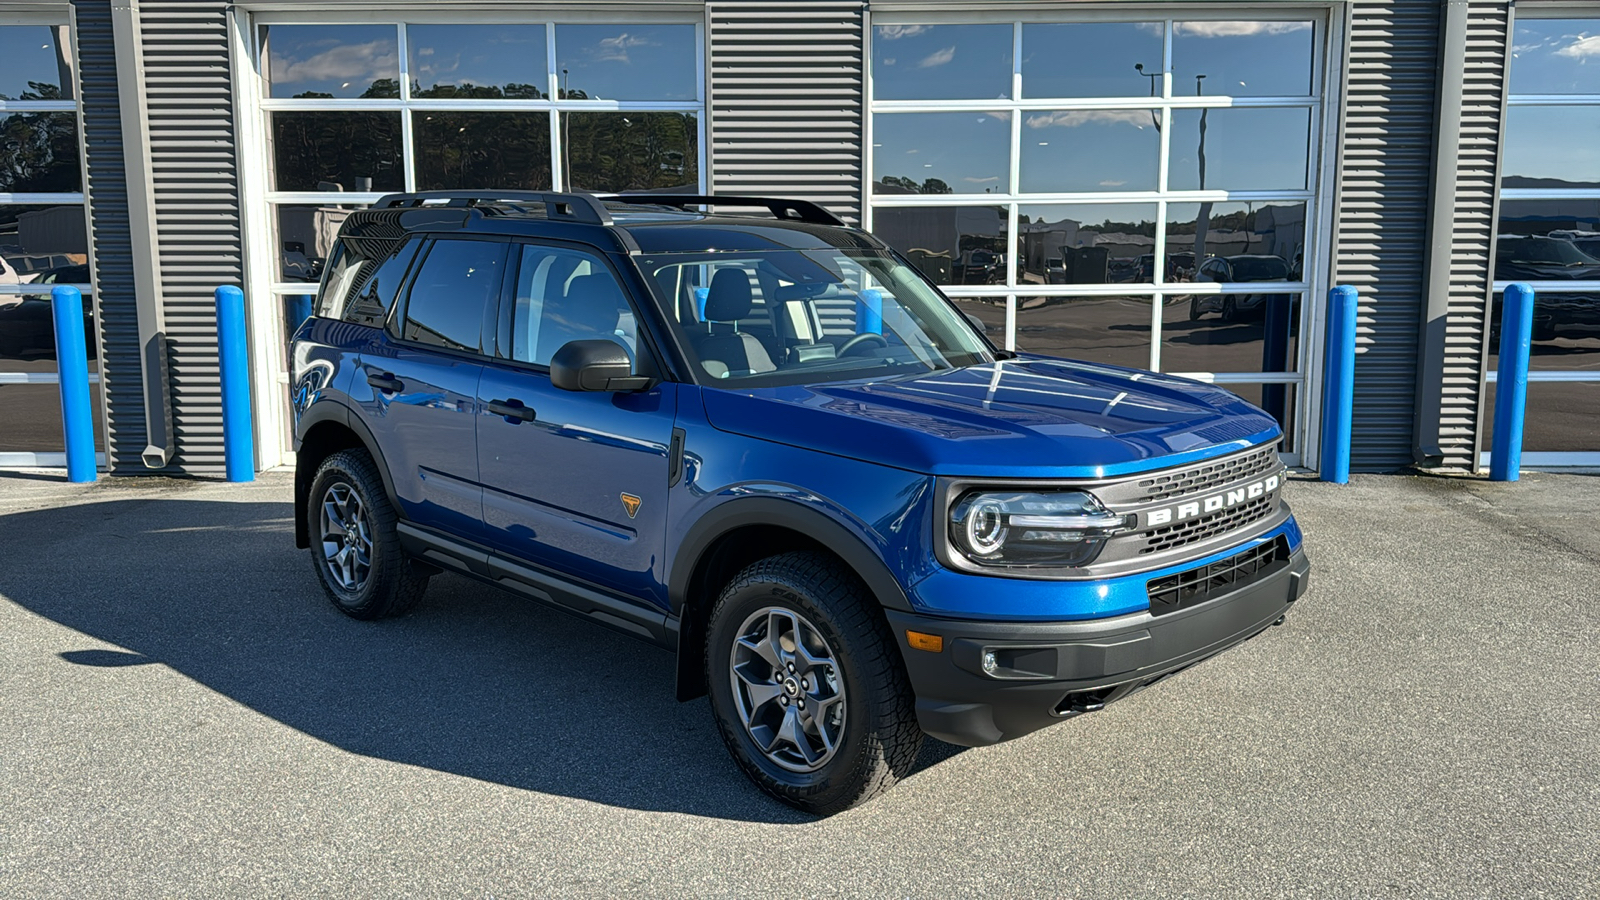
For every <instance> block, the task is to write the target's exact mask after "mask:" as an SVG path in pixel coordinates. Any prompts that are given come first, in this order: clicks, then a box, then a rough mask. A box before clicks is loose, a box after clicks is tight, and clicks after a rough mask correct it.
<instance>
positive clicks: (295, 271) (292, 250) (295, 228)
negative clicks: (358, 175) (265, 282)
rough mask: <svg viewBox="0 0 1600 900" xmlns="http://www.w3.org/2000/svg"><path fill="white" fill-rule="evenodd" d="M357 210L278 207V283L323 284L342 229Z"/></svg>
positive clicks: (321, 207)
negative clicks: (325, 271)
mask: <svg viewBox="0 0 1600 900" xmlns="http://www.w3.org/2000/svg"><path fill="white" fill-rule="evenodd" d="M355 208H356V207H354V206H348V207H345V206H333V205H328V204H323V205H312V204H305V205H296V206H280V207H278V280H279V281H305V282H310V283H312V284H315V283H316V282H318V281H320V280H321V279H322V270H323V268H324V266H326V264H327V260H328V256H329V255H330V254H332V253H333V247H334V242H335V241H336V240H338V237H339V226H341V225H343V224H344V220H345V219H346V218H347V217H348V216H349V215H350V213H351V212H352V211H353V210H354V209H355Z"/></svg>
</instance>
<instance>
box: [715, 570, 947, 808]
mask: <svg viewBox="0 0 1600 900" xmlns="http://www.w3.org/2000/svg"><path fill="white" fill-rule="evenodd" d="M769 609H772V610H779V611H787V612H789V613H793V614H796V615H798V616H799V617H800V618H799V619H797V620H795V621H797V622H803V623H804V625H805V626H807V627H809V628H810V629H811V631H810V632H809V633H810V634H811V635H812V636H814V637H818V638H820V639H821V640H822V641H823V642H824V646H823V648H822V649H825V650H827V651H828V653H829V662H830V665H828V666H826V668H827V670H828V672H827V673H826V675H825V677H827V678H828V679H829V681H830V682H838V684H831V689H832V690H838V689H839V686H840V685H842V694H839V698H840V700H841V701H842V702H840V703H838V704H837V705H838V707H839V708H840V712H839V713H838V718H839V720H840V721H839V723H838V725H837V727H838V729H839V730H838V732H837V737H836V738H835V740H834V749H833V750H832V751H830V753H831V756H827V757H826V758H825V759H823V760H821V761H819V763H818V765H817V767H816V768H815V769H813V770H810V771H796V770H795V769H794V768H793V767H792V766H789V767H786V766H785V765H784V764H781V763H780V762H778V761H776V760H775V758H774V757H773V756H771V755H769V754H768V752H766V751H764V750H763V749H762V748H761V747H760V746H759V745H757V743H756V741H755V739H754V738H753V737H752V733H753V732H752V728H750V727H748V726H747V725H746V720H745V715H744V713H743V712H742V710H741V704H742V703H748V702H749V695H748V694H744V693H740V695H739V696H738V697H736V691H742V689H741V688H736V687H735V684H734V682H735V680H736V679H738V677H739V676H738V675H736V674H734V671H733V668H734V663H735V661H736V657H735V656H734V654H735V651H736V648H735V642H736V640H737V639H738V638H739V637H740V635H741V629H742V628H743V627H745V626H746V625H747V624H748V621H752V620H757V621H758V620H759V617H761V616H764V615H769V614H768V613H767V612H765V611H766V610H769ZM778 615H779V616H780V617H781V616H782V615H783V613H782V612H779V613H778ZM758 627H759V626H758ZM746 646H747V645H746ZM745 652H746V655H747V656H748V651H745ZM790 671H791V672H792V671H793V670H792V669H791V670H790ZM812 671H813V672H815V671H818V670H817V669H813V670H812ZM782 675H783V673H782V672H777V673H776V676H775V677H774V680H775V681H776V680H778V678H781V677H782ZM790 680H791V681H793V680H794V676H790ZM812 682H813V683H812V684H811V689H813V690H819V689H821V688H822V687H823V684H822V681H821V679H820V678H819V677H818V676H817V675H815V674H813V675H812ZM706 683H707V685H708V686H709V689H710V694H711V711H712V715H713V716H714V717H715V718H716V721H717V728H718V730H719V731H720V732H721V734H722V740H723V742H724V743H726V744H727V746H728V752H729V753H731V754H732V755H733V758H734V760H735V761H736V762H738V764H739V767H740V768H741V769H743V770H744V773H745V774H746V775H747V776H749V778H750V780H751V781H753V782H755V783H756V786H757V787H759V788H761V790H763V791H765V792H766V793H768V794H770V795H772V796H773V797H775V798H777V799H778V800H780V801H782V802H784V803H787V804H788V805H790V806H793V807H795V808H796V809H800V810H803V811H805V812H808V813H813V814H816V815H821V816H827V815H832V814H834V813H837V812H842V811H844V810H846V809H850V808H851V807H853V806H858V805H860V804H862V803H865V802H866V801H868V800H870V799H872V798H873V797H876V796H877V795H878V794H881V793H883V792H884V791H886V790H888V789H889V788H891V787H893V786H894V784H895V783H896V782H897V781H899V780H900V779H901V778H902V777H904V776H905V775H906V774H908V773H909V772H910V771H911V768H912V766H913V765H914V764H915V763H916V760H917V754H918V752H919V750H920V749H921V747H922V730H921V729H920V728H918V727H917V718H916V709H915V701H914V698H913V695H912V692H911V687H910V684H909V682H908V681H907V679H906V674H905V668H904V665H903V663H902V661H901V659H900V652H899V649H898V648H897V647H896V645H895V643H894V640H893V638H892V636H891V635H890V633H889V628H888V624H887V623H886V622H885V621H884V619H883V616H882V614H881V613H880V611H879V608H878V602H877V600H875V599H874V598H873V597H872V596H871V595H870V594H868V593H867V591H866V589H865V587H864V586H863V585H862V584H861V582H860V581H859V579H857V578H856V577H855V575H854V574H853V573H852V572H850V571H849V570H848V569H846V568H845V567H844V566H843V565H842V564H840V563H839V562H838V561H837V560H835V559H833V558H831V557H828V556H825V555H823V554H820V553H812V552H799V553H785V554H781V555H778V556H772V557H768V558H767V559H764V560H761V561H760V562H757V563H754V564H752V565H750V566H749V567H748V568H746V569H745V570H744V571H743V572H740V573H739V575H738V576H737V577H735V578H734V579H733V581H731V582H729V583H728V585H727V586H726V587H724V588H723V590H722V595H721V597H720V598H719V599H718V600H717V604H716V606H715V607H714V608H713V609H712V612H711V620H710V624H709V628H708V635H707V640H706ZM774 690H775V691H776V690H777V689H776V688H774ZM790 696H797V697H799V698H800V699H799V701H796V702H795V705H796V706H797V707H799V708H804V703H803V702H800V701H803V700H804V699H806V698H807V697H810V696H811V695H810V694H803V693H802V694H799V695H795V694H791V695H790ZM776 699H777V701H782V702H783V703H784V704H785V707H786V708H787V706H788V703H789V700H788V699H787V697H784V696H781V695H780V696H778V697H777V698H776ZM774 702H776V701H774ZM813 702H815V701H813ZM766 708H769V709H771V708H772V704H768V706H767V707H766ZM814 708H815V707H814ZM772 711H773V712H776V711H777V710H776V709H772ZM786 711H787V712H792V713H794V714H795V715H801V714H800V713H798V712H797V711H794V710H787V709H786ZM828 714H829V715H833V714H834V713H833V710H832V708H829V713H828ZM821 727H826V726H821ZM802 739H804V738H802ZM793 746H797V745H793Z"/></svg>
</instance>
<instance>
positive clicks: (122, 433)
mask: <svg viewBox="0 0 1600 900" xmlns="http://www.w3.org/2000/svg"><path fill="white" fill-rule="evenodd" d="M73 8H74V10H75V22H76V24H77V45H78V81H79V86H80V87H81V89H82V91H83V94H82V97H83V143H84V156H85V162H86V164H87V167H88V170H89V180H88V184H87V185H85V188H84V189H85V191H86V193H87V194H88V201H89V212H90V232H91V233H90V242H91V243H90V248H91V251H92V252H93V256H94V277H95V291H94V293H95V307H96V310H95V311H96V314H97V315H96V324H97V326H98V327H99V329H100V348H101V352H102V355H101V357H100V386H101V391H102V394H103V396H104V398H105V414H106V427H107V431H108V435H109V443H108V445H107V448H106V449H107V463H108V466H109V468H110V469H111V471H112V472H118V473H124V474H126V473H137V472H144V471H145V468H144V464H143V463H142V462H140V460H139V454H140V453H141V452H142V451H143V450H144V448H145V443H146V432H145V421H144V394H143V388H142V384H141V379H142V377H143V376H142V374H141V372H140V368H139V319H138V312H137V310H136V309H135V306H134V282H133V247H132V241H131V238H130V236H129V232H128V181H127V177H126V173H125V171H124V168H123V158H122V122H121V119H120V112H119V110H120V106H119V103H120V95H119V93H118V90H117V59H116V50H115V46H114V39H113V36H112V31H111V4H110V3H108V2H106V0H76V2H74V3H73Z"/></svg>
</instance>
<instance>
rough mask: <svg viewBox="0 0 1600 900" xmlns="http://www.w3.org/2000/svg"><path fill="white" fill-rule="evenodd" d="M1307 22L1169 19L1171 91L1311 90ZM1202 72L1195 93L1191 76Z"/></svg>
mask: <svg viewBox="0 0 1600 900" xmlns="http://www.w3.org/2000/svg"><path fill="white" fill-rule="evenodd" d="M1311 37H1312V29H1311V23H1310V22H1175V23H1173V26H1172V93H1173V95H1174V96H1178V97H1190V96H1193V95H1194V94H1196V93H1205V94H1208V95H1226V96H1230V97H1263V96H1273V97H1297V96H1304V95H1306V94H1309V93H1310V92H1311V57H1312V52H1311V51H1312V44H1311ZM1196 75H1204V76H1206V78H1205V87H1204V89H1203V91H1197V90H1196V87H1195V76H1196Z"/></svg>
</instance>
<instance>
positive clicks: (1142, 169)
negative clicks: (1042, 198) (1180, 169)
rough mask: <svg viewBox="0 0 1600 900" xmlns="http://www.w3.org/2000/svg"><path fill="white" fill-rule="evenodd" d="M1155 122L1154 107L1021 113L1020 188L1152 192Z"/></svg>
mask: <svg viewBox="0 0 1600 900" xmlns="http://www.w3.org/2000/svg"><path fill="white" fill-rule="evenodd" d="M1160 121H1161V113H1160V112H1159V111H1158V110H1153V109H1078V110H1063V111H1057V112H1025V113H1022V155H1021V162H1020V169H1021V188H1022V190H1024V191H1027V192H1031V193H1082V192H1090V191H1153V190H1155V189H1156V187H1157V183H1156V176H1157V171H1158V169H1159V168H1160V165H1161V127H1160Z"/></svg>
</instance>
